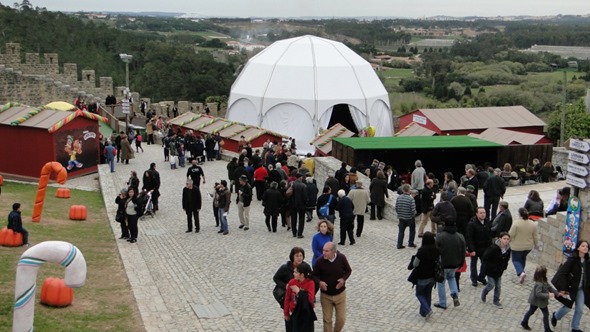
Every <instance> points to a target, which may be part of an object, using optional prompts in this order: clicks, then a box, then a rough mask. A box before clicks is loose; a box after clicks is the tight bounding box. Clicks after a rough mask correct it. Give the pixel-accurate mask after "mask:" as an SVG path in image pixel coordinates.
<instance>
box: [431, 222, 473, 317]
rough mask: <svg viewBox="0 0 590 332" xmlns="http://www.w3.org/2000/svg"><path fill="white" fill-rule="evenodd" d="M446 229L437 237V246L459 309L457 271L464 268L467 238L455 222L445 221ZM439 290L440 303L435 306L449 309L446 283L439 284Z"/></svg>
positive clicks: (452, 294)
mask: <svg viewBox="0 0 590 332" xmlns="http://www.w3.org/2000/svg"><path fill="white" fill-rule="evenodd" d="M444 222H445V224H444V229H443V230H442V232H440V233H439V234H437V236H436V246H437V247H438V250H439V251H440V261H441V265H442V267H443V269H444V275H445V280H446V281H447V283H448V284H449V291H450V292H451V297H452V298H453V305H454V306H455V307H458V306H459V304H460V302H459V291H458V289H457V280H456V279H455V270H456V269H457V268H459V267H461V266H463V261H464V260H465V250H466V245H465V238H464V237H463V235H461V234H460V233H458V232H457V226H456V225H455V220H453V219H451V218H448V219H445V221H444ZM437 288H438V303H435V304H434V306H435V307H437V308H441V309H446V308H447V294H446V291H445V283H444V281H443V282H439V283H438V285H437Z"/></svg>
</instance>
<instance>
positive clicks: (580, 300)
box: [551, 240, 590, 332]
mask: <svg viewBox="0 0 590 332" xmlns="http://www.w3.org/2000/svg"><path fill="white" fill-rule="evenodd" d="M576 248H577V250H576V251H575V252H574V253H572V254H571V256H570V257H568V258H567V260H566V261H565V263H563V264H561V266H559V269H558V270H557V272H556V273H555V276H553V279H551V283H552V284H553V285H554V286H555V288H556V289H557V290H558V291H559V294H560V295H561V296H559V297H557V300H558V301H559V302H561V303H563V306H562V307H561V308H560V309H559V310H557V311H556V312H554V313H553V315H551V325H553V326H556V325H557V321H558V320H560V319H562V318H563V316H565V315H566V314H567V313H568V312H570V310H572V307H573V305H574V304H575V305H576V309H575V310H574V317H572V332H577V331H581V330H580V321H581V320H582V314H583V313H584V305H586V306H587V307H589V308H590V277H589V275H590V261H589V258H590V257H589V256H588V241H586V240H580V241H578V243H576ZM582 269H583V271H582ZM582 277H584V280H582ZM580 286H581V287H580Z"/></svg>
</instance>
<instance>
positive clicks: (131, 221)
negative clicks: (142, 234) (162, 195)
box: [125, 187, 141, 243]
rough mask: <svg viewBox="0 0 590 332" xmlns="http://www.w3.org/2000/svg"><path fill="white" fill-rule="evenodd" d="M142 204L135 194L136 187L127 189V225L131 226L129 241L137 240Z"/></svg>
mask: <svg viewBox="0 0 590 332" xmlns="http://www.w3.org/2000/svg"><path fill="white" fill-rule="evenodd" d="M139 209H141V204H139V200H138V198H137V196H136V195H135V188H133V187H129V189H127V201H126V202H125V214H126V215H127V227H129V239H127V241H128V242H131V243H135V242H137V220H138V219H139V212H140V211H139Z"/></svg>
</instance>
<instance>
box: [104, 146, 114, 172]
mask: <svg viewBox="0 0 590 332" xmlns="http://www.w3.org/2000/svg"><path fill="white" fill-rule="evenodd" d="M103 154H104V155H105V157H106V159H107V164H109V167H110V168H111V173H115V156H116V155H117V149H116V148H115V147H114V146H113V145H112V144H111V143H110V142H106V146H105V147H104V151H103Z"/></svg>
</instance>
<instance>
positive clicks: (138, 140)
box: [135, 133, 143, 152]
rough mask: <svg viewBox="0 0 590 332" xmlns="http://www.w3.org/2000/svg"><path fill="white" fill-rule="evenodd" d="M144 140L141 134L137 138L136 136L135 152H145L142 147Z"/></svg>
mask: <svg viewBox="0 0 590 332" xmlns="http://www.w3.org/2000/svg"><path fill="white" fill-rule="evenodd" d="M142 140H143V137H141V133H137V136H135V152H139V149H141V152H143V148H142V147H141V141H142Z"/></svg>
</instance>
